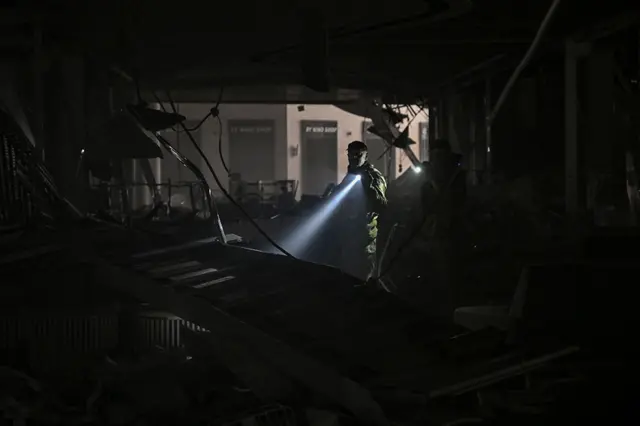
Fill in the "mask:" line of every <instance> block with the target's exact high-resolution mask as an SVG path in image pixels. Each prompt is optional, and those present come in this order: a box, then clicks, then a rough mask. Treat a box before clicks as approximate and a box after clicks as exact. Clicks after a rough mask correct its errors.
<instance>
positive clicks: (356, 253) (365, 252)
mask: <svg viewBox="0 0 640 426" xmlns="http://www.w3.org/2000/svg"><path fill="white" fill-rule="evenodd" d="M368 219H369V220H368V221H367V223H366V229H365V230H364V231H363V229H362V227H363V224H362V223H359V224H358V223H357V222H355V223H354V222H351V224H352V225H355V224H357V225H355V226H354V227H355V229H353V227H348V228H346V229H343V232H342V233H341V238H340V240H341V244H340V251H341V259H340V269H341V270H342V271H344V272H346V273H347V274H349V275H352V276H354V277H357V278H360V279H362V280H363V281H366V280H367V279H369V278H371V277H375V276H376V275H377V273H376V272H377V271H376V256H377V254H376V246H377V244H376V240H377V238H378V218H377V216H376V217H373V218H368ZM349 228H350V229H349Z"/></svg>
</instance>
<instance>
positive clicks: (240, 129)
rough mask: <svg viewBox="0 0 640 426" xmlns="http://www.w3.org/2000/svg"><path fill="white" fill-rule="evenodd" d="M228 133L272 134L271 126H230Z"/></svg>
mask: <svg viewBox="0 0 640 426" xmlns="http://www.w3.org/2000/svg"><path fill="white" fill-rule="evenodd" d="M229 131H230V132H231V133H272V132H273V126H246V125H244V126H242V125H231V126H229Z"/></svg>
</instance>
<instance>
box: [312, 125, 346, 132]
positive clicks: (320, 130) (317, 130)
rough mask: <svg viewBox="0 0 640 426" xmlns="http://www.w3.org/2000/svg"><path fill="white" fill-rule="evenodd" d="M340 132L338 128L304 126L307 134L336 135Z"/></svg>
mask: <svg viewBox="0 0 640 426" xmlns="http://www.w3.org/2000/svg"><path fill="white" fill-rule="evenodd" d="M337 131H338V126H314V125H306V126H304V132H305V133H326V134H331V133H336V132H337Z"/></svg>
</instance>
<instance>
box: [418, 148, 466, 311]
mask: <svg viewBox="0 0 640 426" xmlns="http://www.w3.org/2000/svg"><path fill="white" fill-rule="evenodd" d="M460 163H461V156H460V155H459V154H455V153H453V152H451V145H450V144H449V141H447V140H445V139H437V140H435V141H433V143H432V144H431V146H430V147H429V162H428V163H426V164H425V169H426V178H427V179H426V182H425V185H424V186H423V192H422V196H423V206H424V207H423V208H424V209H425V213H426V216H431V217H432V218H433V219H434V220H433V222H432V223H433V227H432V228H431V229H430V232H429V235H428V239H429V240H430V242H431V244H430V246H431V247H432V249H431V258H432V261H433V264H434V268H433V272H434V273H435V274H436V278H437V279H436V280H434V281H433V284H435V288H433V290H435V292H436V294H432V295H431V296H430V297H429V299H430V300H433V301H434V302H436V305H437V308H438V310H439V311H441V312H442V313H445V314H449V313H451V312H452V310H453V309H454V308H455V303H456V302H455V299H456V293H457V292H456V290H455V289H456V282H457V280H456V276H455V275H456V274H455V273H456V269H457V266H456V264H457V262H456V261H455V258H456V256H455V254H456V251H457V250H456V248H455V247H456V243H457V241H458V239H459V235H458V234H459V232H457V231H458V230H459V228H460V226H459V224H460V218H461V213H462V210H463V207H464V203H465V197H466V173H465V171H464V170H463V169H462V167H461V164H460Z"/></svg>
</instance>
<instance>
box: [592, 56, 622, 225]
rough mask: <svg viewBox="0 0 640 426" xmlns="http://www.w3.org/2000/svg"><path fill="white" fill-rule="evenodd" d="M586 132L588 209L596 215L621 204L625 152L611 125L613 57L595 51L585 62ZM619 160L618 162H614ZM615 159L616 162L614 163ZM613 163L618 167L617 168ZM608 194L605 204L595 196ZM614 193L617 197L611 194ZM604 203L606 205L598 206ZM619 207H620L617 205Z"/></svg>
mask: <svg viewBox="0 0 640 426" xmlns="http://www.w3.org/2000/svg"><path fill="white" fill-rule="evenodd" d="M586 62H587V90H588V92H587V105H586V109H587V117H588V122H587V123H586V124H587V129H588V134H587V135H586V140H585V145H586V146H585V165H586V177H587V182H588V188H589V191H588V194H589V198H588V202H589V204H588V205H587V208H589V209H594V213H596V212H597V211H598V210H599V208H601V207H608V206H610V205H611V204H612V203H614V200H615V201H618V202H624V184H623V182H624V151H623V149H621V147H620V146H619V143H618V137H619V135H616V132H615V131H614V125H613V54H612V52H611V50H609V49H607V48H597V49H596V48H595V47H594V49H593V50H592V52H591V53H590V55H589V58H588V59H587V61H586ZM617 157H619V158H617ZM616 159H618V161H615V160H616ZM616 163H619V165H618V167H616ZM596 191H598V193H602V192H603V191H605V192H611V193H609V194H608V195H607V196H606V198H607V199H605V200H602V199H601V198H602V197H598V200H596V198H595V197H597V196H598V193H596ZM613 192H617V193H613ZM602 203H605V204H607V206H605V205H598V204H602ZM619 204H621V203H619Z"/></svg>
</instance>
